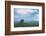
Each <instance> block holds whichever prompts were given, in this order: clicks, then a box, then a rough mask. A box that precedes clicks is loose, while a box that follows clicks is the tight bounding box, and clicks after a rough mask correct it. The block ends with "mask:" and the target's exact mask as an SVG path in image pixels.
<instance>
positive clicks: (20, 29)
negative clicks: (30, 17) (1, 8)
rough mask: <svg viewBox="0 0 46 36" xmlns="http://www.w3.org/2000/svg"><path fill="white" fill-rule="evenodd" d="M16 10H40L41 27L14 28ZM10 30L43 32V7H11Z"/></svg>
mask: <svg viewBox="0 0 46 36" xmlns="http://www.w3.org/2000/svg"><path fill="white" fill-rule="evenodd" d="M14 8H33V9H39V27H16V28H14ZM10 29H11V31H27V30H28V31H29V30H42V7H41V6H22V5H11V28H10Z"/></svg>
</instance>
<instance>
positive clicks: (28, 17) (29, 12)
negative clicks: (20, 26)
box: [14, 8, 39, 22]
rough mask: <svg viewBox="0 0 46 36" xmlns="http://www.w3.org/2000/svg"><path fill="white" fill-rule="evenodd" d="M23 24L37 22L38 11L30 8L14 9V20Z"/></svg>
mask: <svg viewBox="0 0 46 36" xmlns="http://www.w3.org/2000/svg"><path fill="white" fill-rule="evenodd" d="M21 19H24V22H31V21H39V9H32V8H14V20H15V21H20V20H21Z"/></svg>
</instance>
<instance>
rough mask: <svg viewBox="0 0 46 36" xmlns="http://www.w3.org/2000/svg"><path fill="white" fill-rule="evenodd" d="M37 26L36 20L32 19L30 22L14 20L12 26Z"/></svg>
mask: <svg viewBox="0 0 46 36" xmlns="http://www.w3.org/2000/svg"><path fill="white" fill-rule="evenodd" d="M36 26H39V22H38V21H32V22H23V23H21V22H14V27H36Z"/></svg>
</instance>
